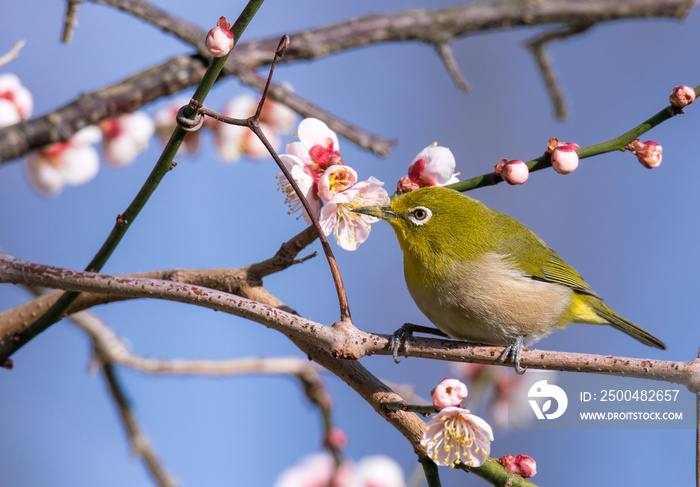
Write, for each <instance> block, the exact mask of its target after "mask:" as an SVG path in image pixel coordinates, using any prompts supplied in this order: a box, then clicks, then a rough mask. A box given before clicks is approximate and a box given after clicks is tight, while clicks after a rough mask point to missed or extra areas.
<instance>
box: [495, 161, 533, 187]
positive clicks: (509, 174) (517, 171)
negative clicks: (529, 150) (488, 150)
mask: <svg viewBox="0 0 700 487" xmlns="http://www.w3.org/2000/svg"><path fill="white" fill-rule="evenodd" d="M493 170H494V172H495V173H496V174H498V175H499V176H501V178H502V179H503V180H504V181H505V182H506V183H508V184H523V183H524V182H525V181H527V178H528V176H529V175H530V169H529V168H528V167H527V164H525V163H524V162H523V161H521V160H520V159H513V160H510V161H509V160H508V159H501V160H500V161H499V163H498V164H496V165H495V166H494V168H493Z"/></svg>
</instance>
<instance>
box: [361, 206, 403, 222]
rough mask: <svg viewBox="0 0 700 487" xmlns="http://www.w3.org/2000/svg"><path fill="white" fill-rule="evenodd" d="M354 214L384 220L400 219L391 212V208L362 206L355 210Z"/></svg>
mask: <svg viewBox="0 0 700 487" xmlns="http://www.w3.org/2000/svg"><path fill="white" fill-rule="evenodd" d="M352 212H353V213H362V214H363V215H369V216H373V217H376V218H381V219H383V220H393V219H394V218H398V215H397V214H396V213H394V212H393V211H391V206H360V207H359V208H354V209H353V210H352Z"/></svg>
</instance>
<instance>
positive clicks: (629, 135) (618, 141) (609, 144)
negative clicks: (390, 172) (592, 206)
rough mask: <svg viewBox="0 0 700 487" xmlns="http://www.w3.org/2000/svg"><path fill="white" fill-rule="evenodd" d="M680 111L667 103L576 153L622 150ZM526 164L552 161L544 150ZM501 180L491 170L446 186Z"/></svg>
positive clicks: (471, 185) (457, 187)
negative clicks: (626, 127) (637, 121)
mask: <svg viewBox="0 0 700 487" xmlns="http://www.w3.org/2000/svg"><path fill="white" fill-rule="evenodd" d="M695 94H696V95H698V96H700V85H698V86H696V87H695ZM680 113H683V110H680V109H678V108H676V107H674V106H672V105H669V106H667V107H665V108H664V109H663V110H661V111H660V112H659V113H657V114H656V115H654V116H653V117H651V118H649V119H648V120H646V121H644V122H642V123H641V124H639V125H637V126H636V127H634V128H633V129H632V130H629V131H627V132H625V133H624V134H622V135H620V136H619V137H615V138H614V139H610V140H608V141H606V142H601V143H599V144H593V145H589V146H587V147H582V148H580V149H579V150H577V151H576V153H577V154H578V156H579V158H580V159H585V158H586V157H591V156H597V155H600V154H605V153H606V152H612V151H616V150H619V151H624V150H625V146H626V145H627V144H629V143H630V142H632V141H633V140H634V139H636V138H638V137H639V136H640V135H642V134H643V133H645V132H647V131H649V130H651V129H652V128H654V127H656V126H657V125H659V124H660V123H662V122H665V121H666V120H668V119H669V118H671V117H673V116H675V115H678V114H680ZM526 164H527V166H528V167H529V168H530V172H533V171H539V170H540V169H545V168H547V167H551V166H552V161H551V160H550V158H549V153H547V152H545V153H544V154H543V155H541V156H540V157H538V158H537V159H532V160H531V161H528V162H527V163H526ZM501 181H503V180H502V179H501V177H500V176H498V175H497V174H496V173H495V172H491V173H488V174H482V175H481V176H476V177H473V178H470V179H465V180H463V181H459V182H457V183H453V184H449V185H447V187H448V188H452V189H455V190H457V191H469V190H472V189H476V188H482V187H484V186H492V185H494V184H498V183H500V182H501Z"/></svg>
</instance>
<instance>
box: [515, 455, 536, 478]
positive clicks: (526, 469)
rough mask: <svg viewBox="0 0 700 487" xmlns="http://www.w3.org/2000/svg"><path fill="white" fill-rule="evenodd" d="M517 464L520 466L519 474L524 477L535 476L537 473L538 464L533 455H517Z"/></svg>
mask: <svg viewBox="0 0 700 487" xmlns="http://www.w3.org/2000/svg"><path fill="white" fill-rule="evenodd" d="M515 465H516V466H517V467H518V471H519V472H518V475H520V476H521V477H524V478H526V479H527V478H530V477H533V476H534V475H535V474H536V473H537V464H536V463H535V460H534V459H533V458H532V457H528V456H527V455H518V456H517V457H515Z"/></svg>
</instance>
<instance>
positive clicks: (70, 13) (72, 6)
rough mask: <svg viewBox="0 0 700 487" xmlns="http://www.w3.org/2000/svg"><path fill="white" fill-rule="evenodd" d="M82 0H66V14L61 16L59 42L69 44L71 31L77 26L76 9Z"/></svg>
mask: <svg viewBox="0 0 700 487" xmlns="http://www.w3.org/2000/svg"><path fill="white" fill-rule="evenodd" d="M83 2H84V0H66V15H65V16H64V17H63V33H62V34H61V42H63V43H64V44H70V43H71V42H72V41H73V33H74V31H75V29H76V27H78V18H77V17H78V9H79V8H80V4H81V3H83Z"/></svg>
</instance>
